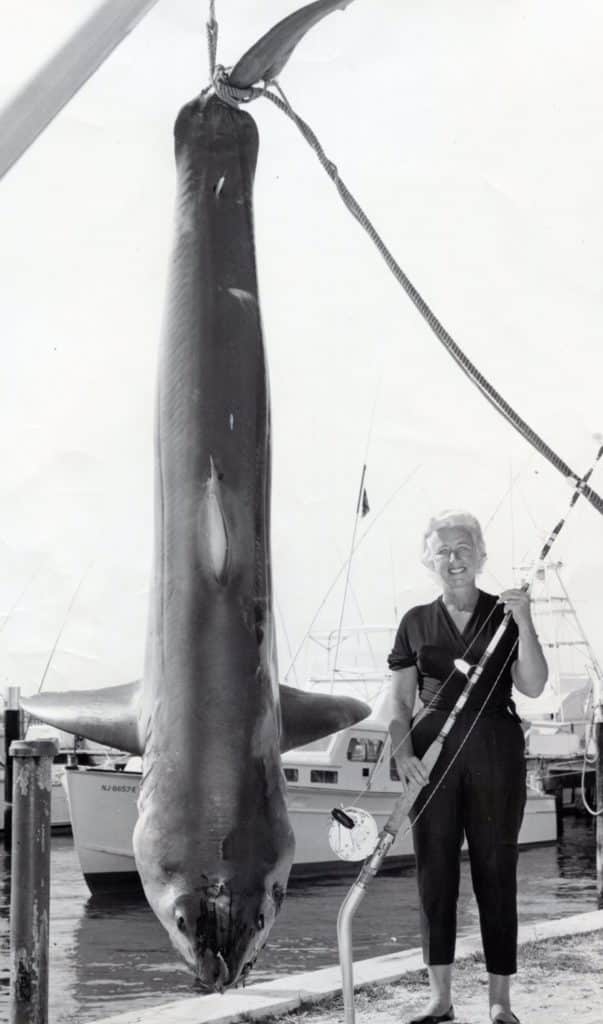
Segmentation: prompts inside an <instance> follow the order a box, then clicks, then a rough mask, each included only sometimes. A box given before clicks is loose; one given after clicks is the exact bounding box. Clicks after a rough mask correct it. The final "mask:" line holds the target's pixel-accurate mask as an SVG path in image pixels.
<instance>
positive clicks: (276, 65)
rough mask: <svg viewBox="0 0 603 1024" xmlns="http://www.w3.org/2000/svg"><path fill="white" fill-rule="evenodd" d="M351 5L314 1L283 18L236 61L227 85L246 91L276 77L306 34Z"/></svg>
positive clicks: (335, 0)
mask: <svg viewBox="0 0 603 1024" xmlns="http://www.w3.org/2000/svg"><path fill="white" fill-rule="evenodd" d="M351 3H352V0H315V2H314V3H311V4H306V5H305V7H301V8H300V9H299V10H298V11H294V12H293V14H290V15H289V16H288V17H287V18H283V20H282V21H279V22H278V24H277V25H275V26H274V28H271V29H270V31H269V32H266V34H265V35H264V36H262V38H261V39H258V41H257V43H255V44H254V45H253V46H252V47H251V49H249V50H247V53H244V54H243V56H242V57H241V59H240V60H239V61H237V63H236V64H235V66H234V68H233V69H232V71H231V72H230V74H229V76H228V79H229V82H230V84H231V85H233V86H234V87H235V88H237V89H247V88H248V87H249V86H251V85H255V83H256V82H259V81H261V80H265V81H270V80H271V79H273V78H276V76H277V75H278V74H279V73H280V72H281V71H282V69H283V68H284V66H285V64H286V63H287V61H288V60H289V57H290V56H291V54H292V53H293V50H294V49H295V47H296V46H297V44H298V43H299V42H300V40H301V39H303V37H304V36H305V34H306V32H307V31H308V30H309V29H311V28H312V26H313V25H316V23H317V22H318V21H320V20H321V19H322V18H324V17H326V15H327V14H330V13H331V11H335V10H340V11H342V10H344V9H345V8H346V7H347V6H348V4H351Z"/></svg>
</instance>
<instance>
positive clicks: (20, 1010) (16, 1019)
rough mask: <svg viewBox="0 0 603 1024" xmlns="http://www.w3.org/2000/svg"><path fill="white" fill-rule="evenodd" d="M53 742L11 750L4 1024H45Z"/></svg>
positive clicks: (23, 743)
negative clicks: (7, 998)
mask: <svg viewBox="0 0 603 1024" xmlns="http://www.w3.org/2000/svg"><path fill="white" fill-rule="evenodd" d="M57 751H58V743H57V741H56V740H54V739H52V740H33V741H27V740H16V741H14V742H13V743H12V744H11V748H10V754H11V756H12V757H13V758H14V771H13V794H12V799H13V837H12V856H11V899H10V957H11V977H10V1009H9V1013H10V1016H9V1024H47V1021H48V946H49V909H50V800H51V793H52V761H53V758H54V757H55V755H56V753H57Z"/></svg>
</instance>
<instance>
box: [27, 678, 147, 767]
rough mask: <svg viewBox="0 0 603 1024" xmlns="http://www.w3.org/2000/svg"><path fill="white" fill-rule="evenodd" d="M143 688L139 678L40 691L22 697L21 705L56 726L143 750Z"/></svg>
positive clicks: (134, 751)
mask: <svg viewBox="0 0 603 1024" xmlns="http://www.w3.org/2000/svg"><path fill="white" fill-rule="evenodd" d="M140 688H141V682H140V680H138V681H137V682H135V683H124V684H123V685H122V686H106V687H103V689H102V690H70V691H69V692H66V693H37V694H35V696H33V697H24V698H22V700H21V705H22V706H23V708H24V709H25V711H27V713H28V714H30V715H33V716H34V717H35V718H37V719H39V721H41V722H46V723H48V725H54V726H56V727H57V729H63V730H64V731H65V732H71V733H74V735H76V736H83V737H84V738H85V739H87V740H94V741H95V742H96V743H104V744H105V745H106V746H108V747H115V748H116V749H117V750H124V751H127V752H128V753H130V754H142V753H143V751H142V749H141V744H140V740H139V736H138V718H137V713H136V711H137V704H138V697H139V693H140Z"/></svg>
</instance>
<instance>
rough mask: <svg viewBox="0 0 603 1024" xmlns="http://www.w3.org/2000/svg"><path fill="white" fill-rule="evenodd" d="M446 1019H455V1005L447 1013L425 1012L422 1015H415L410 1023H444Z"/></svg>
mask: <svg viewBox="0 0 603 1024" xmlns="http://www.w3.org/2000/svg"><path fill="white" fill-rule="evenodd" d="M446 1020H454V1006H451V1007H450V1009H449V1010H446V1013H424V1014H423V1016H422V1017H413V1019H412V1020H409V1022H408V1024H443V1021H446Z"/></svg>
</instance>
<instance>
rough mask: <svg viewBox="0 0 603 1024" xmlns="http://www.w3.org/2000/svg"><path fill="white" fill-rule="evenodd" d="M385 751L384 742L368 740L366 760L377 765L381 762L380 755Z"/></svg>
mask: <svg viewBox="0 0 603 1024" xmlns="http://www.w3.org/2000/svg"><path fill="white" fill-rule="evenodd" d="M382 750H383V740H367V741H366V760H367V761H371V762H372V763H375V761H378V760H379V755H380V754H381V751H382Z"/></svg>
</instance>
